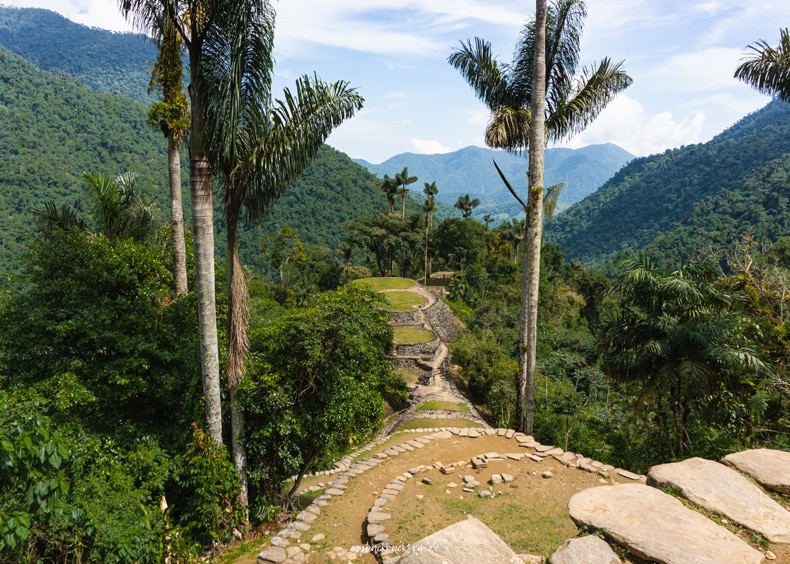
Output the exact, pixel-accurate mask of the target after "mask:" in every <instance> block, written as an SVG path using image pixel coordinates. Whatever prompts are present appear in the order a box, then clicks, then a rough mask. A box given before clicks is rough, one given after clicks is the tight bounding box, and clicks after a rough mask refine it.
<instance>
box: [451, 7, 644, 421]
mask: <svg viewBox="0 0 790 564" xmlns="http://www.w3.org/2000/svg"><path fill="white" fill-rule="evenodd" d="M586 16H587V10H586V7H585V5H584V2H583V0H553V1H552V2H551V4H549V5H547V3H546V1H545V0H537V1H536V12H535V19H534V20H530V21H528V22H527V23H526V25H525V26H524V28H523V30H522V32H521V37H520V38H519V41H518V43H517V45H516V49H515V54H514V60H513V62H512V63H511V64H501V63H499V62H498V61H497V60H496V58H495V57H494V55H493V52H492V48H491V44H490V43H489V42H487V41H485V40H483V39H480V38H475V40H474V42H472V41H470V40H467V41H466V42H463V41H462V42H461V48H460V49H458V50H456V51H454V52H453V53H452V54H451V55H450V57H449V59H448V61H449V63H450V64H451V65H452V66H453V67H455V68H456V69H457V70H458V71H459V72H460V73H461V75H462V76H463V77H464V78H465V79H466V81H467V82H468V83H469V85H470V86H471V87H472V89H473V90H474V92H475V94H476V95H477V97H478V98H479V99H480V100H481V101H482V102H483V103H485V104H486V106H488V108H489V110H490V111H491V116H490V119H489V122H488V125H487V127H486V131H485V141H486V144H488V145H489V146H491V147H494V148H500V149H506V150H508V151H511V152H517V153H521V152H523V151H524V150H527V149H528V150H529V153H530V154H529V194H528V198H527V203H526V204H523V202H522V205H524V207H525V212H526V215H527V232H526V236H525V240H526V241H527V244H525V245H524V266H523V268H524V271H523V273H522V291H521V324H520V325H521V347H520V349H521V353H520V355H519V379H518V386H517V390H516V395H517V404H518V405H517V420H518V427H519V429H520V430H521V431H523V432H528V433H529V432H531V431H532V420H533V417H534V406H533V401H532V399H531V398H532V397H533V395H534V382H535V360H534V357H535V347H536V339H537V337H536V336H537V301H538V290H539V288H538V281H539V280H540V242H541V239H542V234H543V199H544V193H543V192H544V190H543V180H544V179H543V155H544V150H545V143H546V141H547V140H548V141H559V140H563V139H568V138H570V137H571V136H573V135H574V134H576V133H578V132H580V131H582V130H583V129H584V128H585V127H586V126H587V125H589V124H590V123H591V122H592V121H593V120H594V119H595V118H596V117H597V116H598V114H599V113H600V112H601V111H602V110H603V109H604V108H605V107H606V106H607V104H608V103H609V102H610V101H611V100H612V99H613V98H614V96H615V95H616V94H617V93H619V92H620V91H622V90H624V89H625V88H627V87H628V86H629V85H630V84H631V78H630V77H629V76H628V75H627V74H626V73H625V71H624V70H623V69H622V64H623V63H622V61H621V62H619V63H612V61H611V60H610V59H609V58H605V59H603V60H602V61H600V63H598V64H597V65H593V66H591V67H590V68H589V69H587V68H583V69H582V71H581V74H577V72H576V69H577V67H578V63H579V45H580V39H581V31H582V27H583V23H584V19H585V18H586ZM538 114H539V115H538Z"/></svg>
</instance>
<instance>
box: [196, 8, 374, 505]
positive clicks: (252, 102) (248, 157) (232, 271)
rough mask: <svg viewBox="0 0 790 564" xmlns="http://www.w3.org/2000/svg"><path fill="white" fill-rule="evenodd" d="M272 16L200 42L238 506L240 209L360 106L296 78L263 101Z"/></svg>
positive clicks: (234, 14) (346, 95)
mask: <svg viewBox="0 0 790 564" xmlns="http://www.w3.org/2000/svg"><path fill="white" fill-rule="evenodd" d="M273 42H274V12H273V10H272V9H271V6H270V5H269V4H268V3H261V4H258V3H253V2H247V3H244V2H242V3H240V4H237V5H233V6H228V7H226V9H225V11H224V13H223V14H222V15H221V16H218V17H217V25H216V27H215V29H214V30H212V32H211V33H209V34H208V35H207V37H206V41H205V46H204V51H205V53H204V58H203V69H204V73H203V78H204V81H205V85H206V86H205V89H206V94H207V96H206V107H205V114H204V117H205V136H206V143H207V153H208V156H209V159H210V162H211V164H212V167H213V169H214V170H215V172H216V173H217V177H218V180H219V182H220V184H221V188H222V192H223V195H224V197H223V204H224V212H225V219H226V224H227V245H228V246H227V250H228V263H229V267H228V278H229V280H228V359H227V367H226V374H227V378H228V388H229V391H230V408H231V436H232V445H233V458H234V463H235V465H236V468H237V470H238V471H239V475H240V477H241V481H242V499H243V500H245V499H246V473H245V467H246V453H245V450H244V446H243V443H242V436H243V431H244V419H243V413H242V411H241V409H240V408H239V407H238V405H237V402H236V395H237V388H238V385H239V383H240V382H241V380H242V378H243V375H244V359H245V356H246V353H247V349H248V346H249V341H248V337H247V328H246V327H247V321H248V313H249V306H248V301H249V300H248V295H247V286H246V280H245V277H244V272H243V270H242V267H241V261H240V260H239V255H238V226H239V222H240V220H241V215H242V209H243V210H244V212H245V214H246V219H247V220H248V221H249V222H253V223H254V222H257V221H259V220H260V219H262V217H263V216H265V215H266V214H267V213H268V211H269V210H270V209H271V207H272V205H273V204H274V202H275V201H276V200H277V198H279V196H280V192H281V191H282V190H283V189H284V188H286V187H287V186H288V184H289V183H290V182H291V181H292V180H295V179H297V178H298V177H299V176H300V175H301V174H302V172H303V171H304V169H305V168H306V167H307V165H308V164H310V162H311V161H312V160H313V158H314V157H315V155H316V153H317V152H318V150H319V149H320V148H321V146H322V145H323V142H324V140H325V139H326V138H327V137H328V136H329V134H330V133H331V132H332V130H333V129H334V128H335V127H337V126H338V125H340V124H341V123H342V122H343V121H344V120H345V119H347V118H349V117H351V116H352V115H353V114H354V113H355V112H356V110H358V109H359V108H361V106H362V102H363V100H362V98H361V97H360V96H359V95H358V94H357V93H356V92H355V91H354V90H353V89H352V88H349V86H348V83H347V82H344V81H340V82H336V83H333V84H326V83H324V82H322V81H320V80H319V79H318V78H317V77H313V78H311V77H309V76H304V77H302V78H300V79H299V80H297V82H296V93H295V94H292V93H291V91H290V90H288V89H286V90H285V91H284V96H283V98H284V101H279V100H278V101H276V102H275V103H274V104H271V103H270V100H271V95H270V92H271V78H272V74H273V68H274V61H273V59H272V57H271V53H272V49H273Z"/></svg>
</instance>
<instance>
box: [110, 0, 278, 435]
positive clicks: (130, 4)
mask: <svg viewBox="0 0 790 564" xmlns="http://www.w3.org/2000/svg"><path fill="white" fill-rule="evenodd" d="M119 4H120V7H121V12H122V13H123V14H124V16H125V17H127V18H128V17H132V18H133V20H134V22H135V26H136V27H137V28H138V29H140V30H142V31H147V32H150V33H152V34H153V35H154V36H157V33H158V32H157V29H158V25H159V22H161V21H163V20H164V19H167V21H169V22H172V25H174V26H175V27H176V29H177V30H178V35H179V37H180V38H181V40H182V41H183V43H184V45H185V46H186V49H187V53H188V55H189V67H190V78H191V84H190V85H189V95H190V101H191V104H190V109H191V113H190V130H189V155H190V164H189V196H190V204H191V208H192V231H193V246H194V251H195V253H194V254H195V271H196V284H195V287H196V290H197V300H198V326H199V332H200V361H201V378H202V381H203V395H204V396H205V400H206V425H207V427H208V432H209V436H210V437H211V439H212V440H213V441H214V442H215V443H217V444H222V442H223V439H222V406H221V397H220V377H219V344H218V339H217V308H216V289H215V286H214V212H213V203H212V182H211V163H210V161H209V155H208V144H207V138H206V135H205V117H206V116H205V114H206V104H207V102H208V99H207V96H208V93H207V90H206V83H205V81H204V55H207V53H206V52H205V47H206V40H207V38H208V37H209V36H210V34H212V33H222V32H223V30H221V29H218V23H219V21H220V20H221V19H222V18H223V17H224V16H225V14H226V13H227V12H228V11H229V10H231V9H232V10H237V9H238V10H241V9H242V8H245V7H250V8H255V9H258V10H259V11H264V9H265V5H266V2H265V0H237V1H231V0H119Z"/></svg>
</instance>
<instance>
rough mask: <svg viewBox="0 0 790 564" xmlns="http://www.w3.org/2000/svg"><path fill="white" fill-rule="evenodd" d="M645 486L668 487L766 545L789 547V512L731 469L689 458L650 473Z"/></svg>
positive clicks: (701, 459) (655, 467) (657, 468)
mask: <svg viewBox="0 0 790 564" xmlns="http://www.w3.org/2000/svg"><path fill="white" fill-rule="evenodd" d="M647 483H648V485H651V486H657V487H664V486H671V487H674V488H677V489H679V490H680V492H681V494H682V495H683V497H685V498H686V499H689V500H691V501H693V502H694V503H697V504H699V505H701V506H702V507H704V508H705V509H707V510H709V511H715V512H716V513H719V514H721V515H724V516H726V517H729V518H730V519H732V520H733V521H735V522H736V523H740V524H741V525H745V526H746V527H748V528H750V529H752V530H753V531H757V532H758V533H761V534H762V535H763V536H765V538H767V539H768V540H769V541H770V542H780V543H790V511H787V510H786V509H785V508H784V507H782V506H781V505H779V504H778V503H776V502H775V501H774V500H773V499H771V498H770V497H768V496H767V495H766V494H765V492H763V490H761V489H760V488H759V487H757V486H756V485H754V484H753V483H752V482H750V481H749V480H747V479H746V478H744V477H743V476H742V475H740V474H739V473H738V472H736V471H735V470H733V469H732V468H728V467H727V466H724V465H723V464H719V463H718V462H714V461H713V460H705V459H704V458H689V459H688V460H684V461H682V462H673V463H671V464H661V465H659V466H654V467H653V468H651V469H650V472H649V473H648V475H647Z"/></svg>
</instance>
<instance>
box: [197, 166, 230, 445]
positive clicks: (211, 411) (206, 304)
mask: <svg viewBox="0 0 790 564" xmlns="http://www.w3.org/2000/svg"><path fill="white" fill-rule="evenodd" d="M209 169H210V167H209V162H208V159H206V158H205V157H204V158H199V157H198V158H194V157H193V158H192V159H191V160H190V175H189V176H190V178H189V188H190V200H191V204H192V229H193V231H194V238H193V246H194V248H195V270H196V271H197V284H196V288H197V299H198V326H199V330H200V364H201V373H202V378H203V395H204V396H205V397H206V424H207V426H208V432H209V436H210V437H211V439H212V440H213V441H214V442H215V443H217V444H222V406H221V399H220V382H219V347H218V345H217V307H216V289H215V286H214V224H213V220H214V210H213V209H212V207H211V205H212V202H211V200H212V198H211V172H210V170H209Z"/></svg>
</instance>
